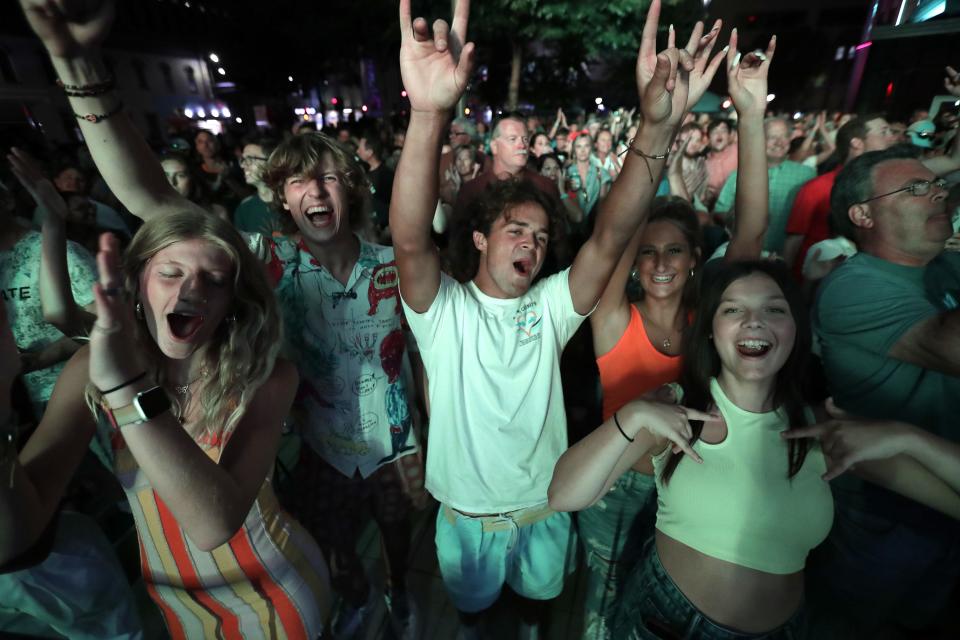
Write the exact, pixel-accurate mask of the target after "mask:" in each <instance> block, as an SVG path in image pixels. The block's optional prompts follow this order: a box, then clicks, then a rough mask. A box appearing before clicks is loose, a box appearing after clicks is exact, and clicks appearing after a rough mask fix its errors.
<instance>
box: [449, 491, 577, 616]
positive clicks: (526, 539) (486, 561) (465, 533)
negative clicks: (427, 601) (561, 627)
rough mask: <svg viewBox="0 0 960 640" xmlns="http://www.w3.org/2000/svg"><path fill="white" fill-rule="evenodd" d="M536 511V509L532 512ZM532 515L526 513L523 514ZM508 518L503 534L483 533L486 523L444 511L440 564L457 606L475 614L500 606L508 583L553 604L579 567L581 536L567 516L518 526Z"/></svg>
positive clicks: (517, 591)
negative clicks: (570, 575) (571, 574)
mask: <svg viewBox="0 0 960 640" xmlns="http://www.w3.org/2000/svg"><path fill="white" fill-rule="evenodd" d="M534 509H536V507H534ZM523 511H528V510H526V509H525V510H523ZM516 513H519V512H515V513H514V514H506V515H504V516H502V517H501V518H499V522H502V523H505V524H506V526H505V527H504V528H503V530H500V531H484V521H487V522H489V521H490V520H491V519H490V518H471V517H468V516H465V515H463V514H461V513H457V512H456V511H454V510H452V509H450V508H449V507H446V506H445V505H441V506H440V510H439V512H438V513H437V536H436V544H437V559H438V560H439V563H440V575H442V576H443V583H444V585H445V586H446V588H447V592H448V593H449V594H450V599H451V600H452V601H453V604H454V606H455V607H456V608H457V609H458V610H460V611H462V612H464V613H475V612H478V611H483V610H484V609H487V608H489V607H490V606H492V605H493V603H494V602H496V600H497V598H498V597H499V596H500V591H501V590H502V589H503V584H504V582H506V583H507V584H508V585H510V588H511V589H513V590H514V592H516V593H517V594H518V595H521V596H523V597H525V598H530V599H532V600H549V599H551V598H555V597H557V596H558V595H560V592H561V591H562V590H563V581H564V578H565V577H566V576H567V575H568V574H569V573H571V572H572V571H573V570H574V569H575V568H576V566H575V562H576V553H577V534H576V531H575V530H574V528H573V525H572V521H571V519H570V514H569V513H553V514H552V515H550V516H548V517H547V518H545V519H543V520H540V521H538V522H534V523H533V524H529V525H527V526H518V525H517V524H516V522H515V521H514V520H513V518H512V517H511V516H514V517H517V518H519V517H520V516H518V515H515V514H516Z"/></svg>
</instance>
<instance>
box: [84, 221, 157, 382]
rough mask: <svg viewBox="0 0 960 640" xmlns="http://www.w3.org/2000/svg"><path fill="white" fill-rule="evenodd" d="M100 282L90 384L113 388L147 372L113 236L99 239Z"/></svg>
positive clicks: (96, 294) (95, 294)
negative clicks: (135, 331)
mask: <svg viewBox="0 0 960 640" xmlns="http://www.w3.org/2000/svg"><path fill="white" fill-rule="evenodd" d="M97 270H98V271H99V272H100V282H98V283H97V284H95V285H93V297H94V301H95V302H96V304H97V321H96V322H95V323H94V325H93V330H92V331H91V332H90V382H92V383H93V385H94V386H95V387H97V388H98V389H100V390H105V389H112V388H113V387H116V386H118V385H120V384H123V383H124V382H126V381H128V380H131V379H132V378H134V377H135V376H137V375H139V374H140V373H141V372H143V371H144V363H143V362H142V361H141V359H140V358H139V357H138V355H139V349H138V348H137V345H136V341H135V339H134V318H133V309H132V307H131V304H130V301H129V300H128V299H127V297H126V295H125V293H126V292H125V291H124V288H123V275H122V273H121V271H120V250H119V244H118V242H117V239H116V237H114V235H113V234H111V233H104V234H102V235H101V236H100V251H99V252H98V253H97Z"/></svg>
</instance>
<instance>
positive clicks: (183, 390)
mask: <svg viewBox="0 0 960 640" xmlns="http://www.w3.org/2000/svg"><path fill="white" fill-rule="evenodd" d="M173 390H174V391H175V392H176V394H177V395H178V396H185V395H187V391H189V390H190V383H189V382H188V383H187V384H175V385H173Z"/></svg>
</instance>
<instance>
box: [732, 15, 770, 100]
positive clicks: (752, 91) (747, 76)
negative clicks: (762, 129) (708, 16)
mask: <svg viewBox="0 0 960 640" xmlns="http://www.w3.org/2000/svg"><path fill="white" fill-rule="evenodd" d="M737 40H738V36H737V30H736V29H734V30H733V31H732V32H731V33H730V44H729V45H727V46H728V47H729V49H728V50H727V91H728V92H729V93H730V99H731V100H732V101H733V106H734V107H735V108H736V110H737V113H738V114H740V116H741V117H743V116H744V115H758V114H759V115H760V116H763V114H764V113H765V112H766V110H767V75H768V73H769V71H770V63H771V62H772V61H773V53H774V51H775V50H776V48H777V36H773V37H772V38H770V43H769V44H768V45H767V50H766V51H765V52H762V53H761V52H759V51H754V52H751V53H748V54H746V55H742V54H741V53H740V52H739V51H738V50H737Z"/></svg>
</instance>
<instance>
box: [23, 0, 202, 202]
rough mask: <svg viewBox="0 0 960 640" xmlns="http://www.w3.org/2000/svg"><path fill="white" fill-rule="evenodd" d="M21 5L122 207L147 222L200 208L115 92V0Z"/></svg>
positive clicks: (43, 0) (45, 0)
mask: <svg viewBox="0 0 960 640" xmlns="http://www.w3.org/2000/svg"><path fill="white" fill-rule="evenodd" d="M20 5H21V7H22V8H23V12H24V14H25V15H26V18H27V22H29V23H30V27H31V28H32V29H33V31H34V33H36V34H37V36H39V37H40V40H41V41H43V46H44V47H45V48H46V50H47V53H48V54H49V55H50V61H51V62H52V63H53V68H54V70H55V71H56V73H57V76H58V77H59V78H60V81H61V82H62V83H63V85H64V87H65V90H66V91H67V95H68V96H69V99H70V107H71V108H72V109H73V111H74V113H75V114H77V116H78V119H77V122H79V124H80V130H81V131H82V132H83V137H84V140H85V141H86V143H87V147H88V148H89V149H90V153H91V155H92V156H93V159H94V162H96V164H97V168H98V169H99V170H100V174H101V175H102V176H103V178H104V180H106V181H107V185H109V187H110V190H111V191H113V193H115V194H116V196H117V198H119V199H120V202H122V203H123V206H125V207H126V208H127V209H129V210H130V212H131V213H133V214H134V215H135V216H137V217H139V218H142V219H144V220H146V219H148V218H150V217H152V216H155V215H162V214H164V213H165V212H168V211H171V210H174V209H178V210H183V209H184V208H189V209H197V210H201V209H200V208H199V207H197V206H196V205H194V204H192V203H190V201H189V200H187V199H186V198H183V197H182V196H180V195H179V194H178V193H177V192H176V191H175V190H174V189H173V187H171V186H170V184H169V183H168V182H167V179H166V177H165V176H164V174H163V169H162V168H161V166H160V163H159V161H157V159H156V157H155V156H154V155H153V152H152V151H151V150H150V147H149V146H147V143H146V141H145V140H144V139H143V136H142V135H141V134H140V132H139V131H138V130H137V128H136V127H135V126H134V125H133V122H132V121H131V120H130V117H129V116H128V115H127V113H126V111H124V110H123V104H122V102H121V101H120V98H119V97H118V96H117V94H116V92H114V91H113V78H111V77H110V74H109V73H108V72H107V70H106V67H105V66H104V64H103V60H102V59H101V55H100V43H101V42H102V41H103V39H104V38H105V37H106V35H107V33H108V32H109V31H110V25H111V23H112V22H113V16H114V2H113V0H103V1H101V2H84V3H80V2H73V1H71V0H20ZM76 94H82V95H76Z"/></svg>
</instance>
